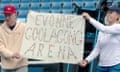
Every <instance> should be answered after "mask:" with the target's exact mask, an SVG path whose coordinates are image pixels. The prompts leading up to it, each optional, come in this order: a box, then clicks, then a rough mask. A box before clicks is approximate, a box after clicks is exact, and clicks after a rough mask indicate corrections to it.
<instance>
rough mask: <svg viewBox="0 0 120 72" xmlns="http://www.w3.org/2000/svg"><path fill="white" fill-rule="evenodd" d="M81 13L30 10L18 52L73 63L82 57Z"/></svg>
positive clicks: (82, 33) (83, 28)
mask: <svg viewBox="0 0 120 72" xmlns="http://www.w3.org/2000/svg"><path fill="white" fill-rule="evenodd" d="M84 33H85V20H84V19H83V17H82V16H80V15H79V16H77V15H65V14H55V13H38V12H34V11H30V12H29V13H28V17H27V24H26V29H25V33H24V37H23V44H22V49H21V52H22V54H23V55H25V56H26V57H28V58H32V59H40V60H45V61H51V62H53V63H54V62H62V63H72V64H75V63H77V62H78V61H79V60H81V59H82V58H83V50H84Z"/></svg>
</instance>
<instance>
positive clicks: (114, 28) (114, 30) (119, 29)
mask: <svg viewBox="0 0 120 72" xmlns="http://www.w3.org/2000/svg"><path fill="white" fill-rule="evenodd" d="M82 16H83V17H84V18H85V19H87V20H89V21H90V23H91V24H92V25H93V26H94V27H95V28H97V29H98V30H99V31H101V32H104V33H110V34H120V24H114V25H111V26H105V25H103V24H102V23H100V22H99V21H97V20H95V19H93V18H92V17H91V16H90V15H89V14H88V13H86V12H84V13H83V14H82Z"/></svg>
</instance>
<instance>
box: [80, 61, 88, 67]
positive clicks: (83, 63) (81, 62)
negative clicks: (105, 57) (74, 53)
mask: <svg viewBox="0 0 120 72" xmlns="http://www.w3.org/2000/svg"><path fill="white" fill-rule="evenodd" d="M78 64H79V65H80V66H81V67H86V66H87V64H88V61H87V60H82V61H80V62H79V63H78Z"/></svg>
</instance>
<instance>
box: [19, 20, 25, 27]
mask: <svg viewBox="0 0 120 72" xmlns="http://www.w3.org/2000/svg"><path fill="white" fill-rule="evenodd" d="M17 24H19V25H20V26H25V25H26V23H24V22H20V21H17Z"/></svg>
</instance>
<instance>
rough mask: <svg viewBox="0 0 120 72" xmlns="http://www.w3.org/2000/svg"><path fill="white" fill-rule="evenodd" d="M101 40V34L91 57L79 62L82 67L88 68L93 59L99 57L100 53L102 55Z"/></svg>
mask: <svg viewBox="0 0 120 72" xmlns="http://www.w3.org/2000/svg"><path fill="white" fill-rule="evenodd" d="M99 39H100V32H99V35H98V39H97V44H96V47H95V48H94V49H93V50H92V52H91V53H90V55H89V56H88V57H86V58H85V59H83V60H81V61H79V62H78V64H79V65H80V66H81V67H85V66H87V64H88V63H90V62H91V61H92V60H93V59H95V58H96V57H97V56H98V55H99V53H100V47H99Z"/></svg>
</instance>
